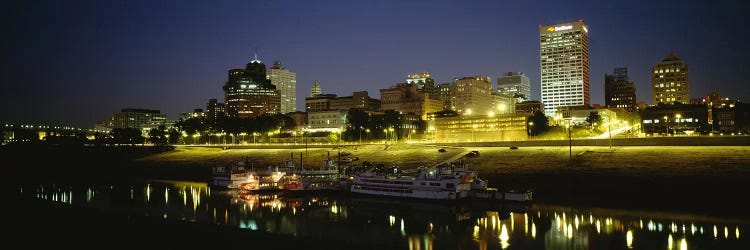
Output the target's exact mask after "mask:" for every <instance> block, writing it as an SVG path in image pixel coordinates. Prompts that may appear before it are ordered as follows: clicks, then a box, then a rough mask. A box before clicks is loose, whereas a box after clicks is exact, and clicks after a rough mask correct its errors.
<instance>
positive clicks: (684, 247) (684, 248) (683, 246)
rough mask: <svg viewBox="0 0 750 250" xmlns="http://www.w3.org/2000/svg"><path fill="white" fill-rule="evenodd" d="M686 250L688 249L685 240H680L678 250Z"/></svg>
mask: <svg viewBox="0 0 750 250" xmlns="http://www.w3.org/2000/svg"><path fill="white" fill-rule="evenodd" d="M687 249H688V245H687V240H685V238H682V239H681V240H680V250H687Z"/></svg>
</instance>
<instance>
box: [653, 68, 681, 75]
mask: <svg viewBox="0 0 750 250" xmlns="http://www.w3.org/2000/svg"><path fill="white" fill-rule="evenodd" d="M672 72H680V68H666V69H655V70H654V74H657V73H672Z"/></svg>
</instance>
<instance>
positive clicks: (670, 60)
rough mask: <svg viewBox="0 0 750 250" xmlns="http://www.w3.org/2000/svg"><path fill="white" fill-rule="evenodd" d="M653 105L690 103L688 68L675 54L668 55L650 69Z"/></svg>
mask: <svg viewBox="0 0 750 250" xmlns="http://www.w3.org/2000/svg"><path fill="white" fill-rule="evenodd" d="M651 72H652V74H651V83H652V84H653V85H652V90H653V91H652V92H653V94H654V102H653V104H654V105H656V104H659V103H664V104H673V103H674V102H679V103H689V102H690V86H689V81H688V66H687V64H685V63H684V62H683V61H682V59H680V57H679V56H678V55H677V54H675V53H669V54H667V56H666V57H665V58H664V60H661V62H658V63H656V65H655V66H654V67H653V68H651Z"/></svg>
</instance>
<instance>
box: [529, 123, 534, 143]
mask: <svg viewBox="0 0 750 250" xmlns="http://www.w3.org/2000/svg"><path fill="white" fill-rule="evenodd" d="M532 127H534V122H529V140H531V128H532Z"/></svg>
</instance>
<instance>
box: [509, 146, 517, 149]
mask: <svg viewBox="0 0 750 250" xmlns="http://www.w3.org/2000/svg"><path fill="white" fill-rule="evenodd" d="M510 149H518V147H517V146H510Z"/></svg>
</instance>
